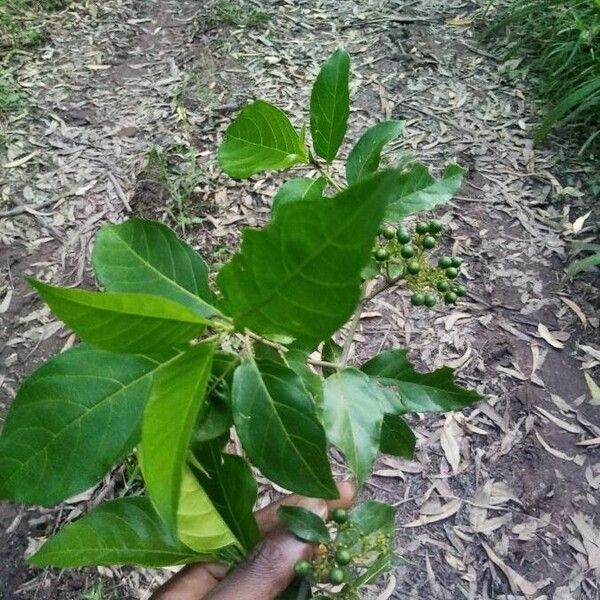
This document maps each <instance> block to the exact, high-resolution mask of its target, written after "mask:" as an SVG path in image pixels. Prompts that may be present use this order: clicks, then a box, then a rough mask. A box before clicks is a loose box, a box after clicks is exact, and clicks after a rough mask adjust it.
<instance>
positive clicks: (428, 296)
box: [425, 294, 437, 308]
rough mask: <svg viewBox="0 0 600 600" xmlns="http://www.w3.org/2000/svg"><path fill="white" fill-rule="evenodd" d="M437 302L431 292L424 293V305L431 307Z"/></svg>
mask: <svg viewBox="0 0 600 600" xmlns="http://www.w3.org/2000/svg"><path fill="white" fill-rule="evenodd" d="M436 302H437V299H436V297H435V296H434V295H433V294H425V306H427V307H428V308H432V307H433V306H435V304H436Z"/></svg>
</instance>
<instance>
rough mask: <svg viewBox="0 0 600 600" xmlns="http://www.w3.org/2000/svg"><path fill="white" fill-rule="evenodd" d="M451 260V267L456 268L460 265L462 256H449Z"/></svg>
mask: <svg viewBox="0 0 600 600" xmlns="http://www.w3.org/2000/svg"><path fill="white" fill-rule="evenodd" d="M451 260H452V266H453V267H456V268H458V267H460V265H462V258H461V257H460V256H453V257H452V258H451Z"/></svg>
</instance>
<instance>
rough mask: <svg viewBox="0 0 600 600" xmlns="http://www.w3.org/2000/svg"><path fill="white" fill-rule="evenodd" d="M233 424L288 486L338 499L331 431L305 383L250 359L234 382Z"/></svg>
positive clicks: (251, 452)
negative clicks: (329, 453) (329, 451)
mask: <svg viewBox="0 0 600 600" xmlns="http://www.w3.org/2000/svg"><path fill="white" fill-rule="evenodd" d="M233 419H234V422H235V426H236V430H237V433H238V435H239V437H240V440H241V442H242V446H243V447H244V450H245V451H246V453H247V455H248V457H249V458H250V460H251V461H252V463H253V464H254V465H256V466H257V467H258V468H259V469H260V470H261V471H262V472H263V474H264V475H265V476H266V477H268V478H269V479H271V480H272V481H274V482H275V483H277V484H278V485H281V486H282V487H284V488H286V489H288V490H291V491H293V492H297V493H299V494H303V495H305V496H313V497H316V498H337V497H338V492H337V488H336V486H335V483H334V481H333V477H332V475H331V467H330V465H329V460H328V458H327V442H326V439H325V432H324V431H323V428H322V426H321V424H320V423H319V421H318V419H317V417H316V414H315V407H314V404H313V402H312V400H311V398H310V396H309V395H308V393H307V391H306V389H305V387H304V384H303V383H302V380H301V379H300V378H299V377H298V375H296V373H294V371H292V370H291V369H289V368H287V367H285V366H283V365H280V364H278V363H275V362H271V361H261V362H260V363H258V364H257V363H255V362H254V361H251V360H245V361H244V362H242V364H241V365H240V366H239V367H238V368H237V369H236V371H235V374H234V377H233Z"/></svg>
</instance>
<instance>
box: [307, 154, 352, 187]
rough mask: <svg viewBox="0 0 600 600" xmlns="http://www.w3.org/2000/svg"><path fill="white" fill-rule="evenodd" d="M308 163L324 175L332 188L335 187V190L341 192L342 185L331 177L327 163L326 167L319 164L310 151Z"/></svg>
mask: <svg viewBox="0 0 600 600" xmlns="http://www.w3.org/2000/svg"><path fill="white" fill-rule="evenodd" d="M310 164H311V165H312V166H313V167H315V169H317V171H319V173H321V175H322V176H323V177H325V179H326V180H327V182H328V183H329V184H330V185H331V186H332V187H333V188H335V190H336V191H338V192H341V191H342V190H344V189H345V188H344V186H343V185H341V184H339V183H338V182H337V181H336V180H335V179H333V177H331V174H330V168H329V165H327V167H326V168H325V169H324V168H323V165H321V163H320V162H319V161H318V160H317V159H316V158H315V157H314V156H313V155H312V153H311V155H310Z"/></svg>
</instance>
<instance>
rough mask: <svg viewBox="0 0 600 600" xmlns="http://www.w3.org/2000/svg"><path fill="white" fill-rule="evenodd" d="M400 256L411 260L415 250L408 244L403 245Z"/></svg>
mask: <svg viewBox="0 0 600 600" xmlns="http://www.w3.org/2000/svg"><path fill="white" fill-rule="evenodd" d="M400 254H401V255H402V257H404V258H412V257H413V256H414V255H415V249H414V247H413V246H411V245H410V244H405V245H404V246H402V248H400Z"/></svg>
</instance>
